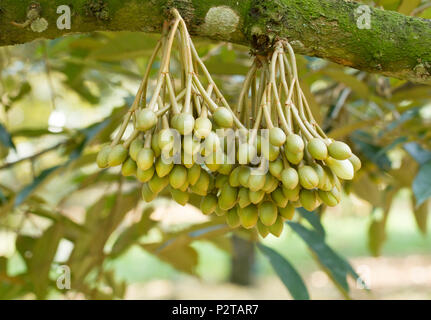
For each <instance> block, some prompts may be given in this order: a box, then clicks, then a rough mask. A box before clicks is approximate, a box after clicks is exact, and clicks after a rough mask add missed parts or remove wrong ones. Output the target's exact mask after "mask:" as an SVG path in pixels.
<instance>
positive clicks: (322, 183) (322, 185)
mask: <svg viewBox="0 0 431 320" xmlns="http://www.w3.org/2000/svg"><path fill="white" fill-rule="evenodd" d="M312 167H313V169H314V171H315V172H316V174H317V176H318V177H319V184H318V185H317V188H319V189H320V190H323V191H331V190H332V188H333V185H332V182H331V179H330V177H329V176H328V174H327V172H326V171H325V169H323V167H322V166H321V165H320V164H317V163H315V164H313V165H312Z"/></svg>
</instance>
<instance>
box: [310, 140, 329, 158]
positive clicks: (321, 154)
mask: <svg viewBox="0 0 431 320" xmlns="http://www.w3.org/2000/svg"><path fill="white" fill-rule="evenodd" d="M307 150H308V152H309V153H310V155H311V156H312V157H313V158H314V159H316V160H325V159H326V158H327V157H328V148H327V147H326V144H325V142H324V141H323V140H322V139H320V138H313V139H311V140H310V141H309V142H308V144H307Z"/></svg>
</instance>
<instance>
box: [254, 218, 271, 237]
mask: <svg viewBox="0 0 431 320" xmlns="http://www.w3.org/2000/svg"><path fill="white" fill-rule="evenodd" d="M256 229H257V232H258V233H259V234H260V236H261V237H262V238H266V236H267V235H268V234H269V228H268V227H267V226H265V225H264V224H263V223H262V222H260V221H259V220H258V221H257V223H256Z"/></svg>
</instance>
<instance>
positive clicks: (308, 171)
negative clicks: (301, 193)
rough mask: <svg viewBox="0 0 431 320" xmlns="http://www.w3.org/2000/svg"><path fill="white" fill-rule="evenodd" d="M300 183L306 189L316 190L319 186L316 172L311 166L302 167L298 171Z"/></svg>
mask: <svg viewBox="0 0 431 320" xmlns="http://www.w3.org/2000/svg"><path fill="white" fill-rule="evenodd" d="M298 176H299V183H300V184H301V186H302V187H303V188H305V189H309V190H311V189H314V188H316V187H317V185H318V184H319V177H318V176H317V173H316V171H314V169H313V168H312V167H310V166H302V167H301V168H299V169H298Z"/></svg>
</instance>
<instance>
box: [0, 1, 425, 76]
mask: <svg viewBox="0 0 431 320" xmlns="http://www.w3.org/2000/svg"><path fill="white" fill-rule="evenodd" d="M29 3H30V1H16V0H2V1H1V2H0V46H5V45H11V44H19V43H25V42H29V41H32V40H34V39H37V38H48V39H53V38H57V37H60V36H63V35H66V34H68V33H80V32H92V31H103V30H105V31H143V32H160V30H161V25H162V22H163V20H164V19H166V17H167V16H168V15H169V8H172V7H176V8H177V9H178V10H179V11H180V13H181V14H182V15H183V17H184V19H185V20H186V22H187V24H188V26H189V28H190V31H191V33H192V34H193V35H197V36H201V37H207V38H210V39H215V40H223V41H229V42H233V43H238V44H243V45H248V46H250V47H252V48H253V49H255V50H257V51H261V52H262V51H266V50H267V49H268V48H270V47H271V45H272V43H273V42H274V40H275V39H277V38H285V39H288V40H289V41H290V42H291V44H292V46H293V47H294V49H295V50H296V52H297V53H300V54H306V55H309V56H316V57H321V58H324V59H328V60H331V61H334V62H336V63H339V64H342V65H346V66H350V67H353V68H357V69H360V70H365V71H369V72H375V73H381V74H384V75H387V76H392V77H397V78H401V79H408V80H411V81H413V82H420V83H427V84H431V50H430V48H431V20H426V19H420V18H413V17H408V16H404V15H402V14H399V13H396V12H392V11H384V10H380V9H375V8H369V12H370V15H371V16H370V29H364V28H359V27H358V21H359V20H360V19H361V12H359V11H358V8H359V6H360V5H361V4H360V3H358V2H355V1H348V0H68V1H64V0H40V1H39V4H40V9H41V10H40V11H33V13H35V12H36V15H37V17H38V18H39V19H41V18H43V19H45V21H46V22H48V26H47V28H46V29H44V24H43V23H40V20H38V21H36V24H35V25H33V23H34V22H35V20H31V19H34V16H33V17H32V18H31V19H28V18H27V15H28V11H29V8H28V5H29ZM65 4H67V5H69V6H70V8H71V10H72V19H71V20H72V24H71V29H70V30H66V29H64V30H60V29H58V28H57V19H58V18H59V17H60V15H61V13H60V14H59V13H57V7H58V6H60V5H65ZM36 6H37V5H36ZM33 8H34V6H33ZM367 10H368V9H367ZM363 12H364V11H362V13H363ZM358 19H359V20H358ZM26 20H31V21H30V22H28V23H25V21H26ZM36 20H37V19H36ZM17 23H18V24H17ZM359 23H360V21H359ZM20 24H21V25H20ZM34 30H37V31H34Z"/></svg>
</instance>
